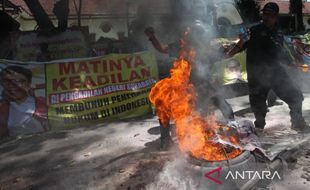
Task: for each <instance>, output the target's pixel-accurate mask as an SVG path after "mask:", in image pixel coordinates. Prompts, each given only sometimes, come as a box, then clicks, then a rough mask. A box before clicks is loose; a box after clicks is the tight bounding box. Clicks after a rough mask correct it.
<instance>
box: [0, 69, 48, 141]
mask: <svg viewBox="0 0 310 190" xmlns="http://www.w3.org/2000/svg"><path fill="white" fill-rule="evenodd" d="M0 112H1V119H0V137H3V136H19V135H25V134H33V133H40V132H44V131H47V130H49V125H48V119H47V107H46V102H45V76H44V65H35V66H30V65H20V64H11V63H10V64H9V63H1V64H0Z"/></svg>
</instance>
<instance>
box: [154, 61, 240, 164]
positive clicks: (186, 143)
mask: <svg viewBox="0 0 310 190" xmlns="http://www.w3.org/2000/svg"><path fill="white" fill-rule="evenodd" d="M190 73H191V64H190V63H189V62H188V61H186V60H185V59H183V58H180V59H179V60H177V61H175V62H174V64H173V68H172V69H171V71H170V74H171V77H170V78H165V79H163V80H161V81H159V82H158V83H156V84H155V86H154V87H153V88H152V90H151V93H150V101H151V102H152V103H153V104H154V105H155V106H156V109H157V115H158V117H159V119H160V120H161V122H162V123H163V124H164V126H167V124H168V123H169V120H170V119H172V120H173V121H174V122H175V125H176V133H177V137H178V142H179V148H180V149H181V150H182V151H183V152H189V153H191V155H192V156H194V157H196V158H198V159H205V160H208V161H220V160H227V159H231V158H234V157H236V156H238V155H239V154H240V153H241V152H242V151H241V150H238V149H232V150H230V151H227V150H226V149H225V148H224V147H225V146H224V145H222V144H220V143H217V142H215V141H214V139H215V138H216V131H219V130H222V131H223V130H228V129H221V127H220V126H219V125H218V124H217V123H216V120H215V116H208V117H207V118H203V117H202V116H201V114H200V113H199V112H197V111H196V110H195V101H196V92H195V88H194V86H193V85H192V84H191V83H190V81H189V77H190ZM223 138H226V139H225V140H228V141H230V142H231V143H233V144H237V143H238V140H237V138H235V137H234V136H229V137H224V136H223Z"/></svg>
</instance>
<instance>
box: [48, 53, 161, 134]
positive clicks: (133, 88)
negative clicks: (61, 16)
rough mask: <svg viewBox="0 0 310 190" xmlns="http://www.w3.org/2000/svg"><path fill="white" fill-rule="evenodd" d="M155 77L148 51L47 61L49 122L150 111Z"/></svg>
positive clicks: (54, 124)
mask: <svg viewBox="0 0 310 190" xmlns="http://www.w3.org/2000/svg"><path fill="white" fill-rule="evenodd" d="M157 79H158V71H157V65H156V61H155V58H154V56H153V54H152V53H149V52H141V53H136V54H110V55H107V56H104V57H98V58H92V59H83V60H82V59H81V60H77V61H68V62H62V63H50V64H47V65H46V98H47V105H48V118H49V123H50V125H51V126H52V128H58V127H62V126H66V127H67V126H77V125H91V124H96V123H100V122H105V121H110V120H115V119H124V118H129V117H136V116H141V115H144V114H146V113H148V112H151V105H150V102H149V100H148V93H149V91H150V88H151V87H152V86H153V84H154V83H155V82H156V80H157Z"/></svg>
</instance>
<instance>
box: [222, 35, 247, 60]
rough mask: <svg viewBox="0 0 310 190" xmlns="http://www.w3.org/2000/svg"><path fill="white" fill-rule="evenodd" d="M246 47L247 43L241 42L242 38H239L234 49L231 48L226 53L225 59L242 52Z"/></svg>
mask: <svg viewBox="0 0 310 190" xmlns="http://www.w3.org/2000/svg"><path fill="white" fill-rule="evenodd" d="M246 46H247V42H245V41H244V40H243V38H240V39H239V41H238V42H237V43H236V45H235V46H234V47H232V48H231V49H230V50H229V51H228V52H227V53H226V57H227V58H231V57H232V56H234V55H235V54H237V53H239V52H241V51H243V50H245V49H246Z"/></svg>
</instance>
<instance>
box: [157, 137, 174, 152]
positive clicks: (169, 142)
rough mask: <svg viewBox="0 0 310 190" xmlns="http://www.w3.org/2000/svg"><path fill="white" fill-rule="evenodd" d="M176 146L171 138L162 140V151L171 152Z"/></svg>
mask: <svg viewBox="0 0 310 190" xmlns="http://www.w3.org/2000/svg"><path fill="white" fill-rule="evenodd" d="M173 144H174V142H173V140H172V139H171V137H170V136H167V137H165V138H161V139H160V149H161V150H169V149H170V147H172V145H173Z"/></svg>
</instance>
